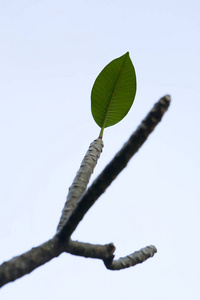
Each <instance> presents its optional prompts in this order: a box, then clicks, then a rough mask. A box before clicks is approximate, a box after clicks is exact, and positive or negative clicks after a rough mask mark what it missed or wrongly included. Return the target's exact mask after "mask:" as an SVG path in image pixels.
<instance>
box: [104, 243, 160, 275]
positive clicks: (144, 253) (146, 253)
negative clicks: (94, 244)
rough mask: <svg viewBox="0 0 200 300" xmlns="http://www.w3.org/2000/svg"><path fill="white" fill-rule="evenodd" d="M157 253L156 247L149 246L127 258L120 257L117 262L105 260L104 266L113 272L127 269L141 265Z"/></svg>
mask: <svg viewBox="0 0 200 300" xmlns="http://www.w3.org/2000/svg"><path fill="white" fill-rule="evenodd" d="M156 252H157V249H156V247H155V246H147V247H145V248H142V249H140V250H139V251H135V252H134V253H132V254H129V255H127V256H125V257H120V258H119V259H117V260H112V259H108V260H104V264H105V266H106V268H107V269H109V270H113V271H116V270H121V269H126V268H129V267H133V266H135V265H137V264H140V263H142V262H144V261H145V260H147V259H148V258H150V257H153V256H154V254H155V253H156Z"/></svg>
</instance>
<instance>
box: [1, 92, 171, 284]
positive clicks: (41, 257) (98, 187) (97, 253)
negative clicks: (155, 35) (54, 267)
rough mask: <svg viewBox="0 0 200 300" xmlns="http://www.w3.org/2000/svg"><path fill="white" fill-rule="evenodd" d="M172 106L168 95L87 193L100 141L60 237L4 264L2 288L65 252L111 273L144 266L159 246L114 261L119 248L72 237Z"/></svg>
mask: <svg viewBox="0 0 200 300" xmlns="http://www.w3.org/2000/svg"><path fill="white" fill-rule="evenodd" d="M169 104H170V96H168V95H167V96H165V97H163V98H161V99H160V100H159V101H158V102H157V103H156V104H155V105H154V107H153V109H152V110H151V111H150V112H149V114H148V115H147V116H146V118H145V119H144V120H143V121H142V123H141V125H140V126H139V127H138V128H137V130H136V131H135V132H134V133H133V134H132V135H131V137H130V138H129V140H128V141H127V142H126V143H125V144H124V146H123V147H122V149H121V150H120V151H119V152H118V153H117V154H116V155H115V157H114V158H113V159H112V161H111V162H110V163H109V164H108V165H107V166H106V167H105V169H104V170H103V171H102V173H101V174H100V175H99V176H98V177H97V179H96V180H95V181H94V182H93V184H92V185H91V186H90V187H89V188H88V190H87V191H86V192H85V193H84V191H85V189H86V186H87V184H88V181H89V178H90V176H91V174H92V172H93V169H94V167H95V165H96V162H97V159H98V157H99V155H100V153H101V151H102V147H103V143H102V140H101V139H97V140H95V141H94V142H93V143H92V144H91V146H90V148H89V150H88V152H87V154H86V156H85V158H84V160H83V162H82V164H81V167H80V170H79V171H78V173H77V175H76V177H75V179H74V181H73V184H72V186H71V187H70V190H69V195H68V198H67V202H66V204H65V207H64V210H63V215H62V217H61V220H60V222H59V226H58V231H57V233H56V235H55V236H54V237H53V238H52V239H50V240H49V241H47V242H46V243H44V244H42V245H40V246H38V247H35V248H32V249H31V250H30V251H28V252H26V253H24V254H22V255H19V256H17V257H14V258H13V259H11V260H10V261H7V262H4V263H3V264H2V265H1V266H0V287H1V286H3V285H5V284H6V283H8V282H11V281H14V280H16V279H17V278H20V277H22V276H24V275H25V274H28V273H30V272H32V271H33V270H34V269H36V268H38V267H39V266H41V265H43V264H45V263H46V262H48V261H50V260H51V259H52V258H54V257H57V256H59V255H60V254H61V253H63V252H68V253H71V254H74V255H79V256H83V257H91V258H97V259H102V260H103V261H104V264H105V265H106V267H107V268H108V269H110V270H120V269H123V268H128V267H131V266H134V265H136V264H138V263H142V262H143V261H145V260H146V259H148V258H149V257H152V256H153V255H154V254H155V253H156V252H157V250H156V248H155V246H148V247H145V248H142V249H141V250H139V251H136V252H134V253H132V254H130V255H128V256H126V257H124V258H120V259H118V260H114V255H113V253H114V251H115V246H114V245H113V244H112V243H110V244H107V245H92V244H89V243H82V242H78V241H72V240H71V239H70V236H71V234H72V233H73V232H74V230H75V229H76V227H77V226H78V224H79V222H80V221H81V220H82V218H83V217H84V215H85V214H86V212H87V211H88V210H89V209H90V207H91V206H92V205H93V204H94V203H95V201H96V200H97V199H98V198H99V197H100V196H101V194H103V193H104V191H105V190H106V189H107V187H108V186H109V185H110V184H111V183H112V181H113V180H114V179H115V178H116V177H117V175H118V174H119V173H120V172H121V171H122V170H123V169H124V168H125V167H126V165H127V163H128V162H129V160H130V159H131V157H132V156H133V155H134V154H135V153H136V152H137V151H138V150H139V148H140V147H141V146H142V145H143V143H144V142H145V141H146V139H147V138H148V136H149V134H150V133H151V132H152V131H153V129H154V128H155V126H156V125H157V124H158V123H159V122H160V120H161V118H162V116H163V115H164V113H165V112H166V111H167V109H168V107H169ZM88 164H89V166H88ZM83 193H84V194H83Z"/></svg>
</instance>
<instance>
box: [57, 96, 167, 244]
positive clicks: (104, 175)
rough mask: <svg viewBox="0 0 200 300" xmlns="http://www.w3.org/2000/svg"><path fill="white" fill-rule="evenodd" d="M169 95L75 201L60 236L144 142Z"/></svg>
mask: <svg viewBox="0 0 200 300" xmlns="http://www.w3.org/2000/svg"><path fill="white" fill-rule="evenodd" d="M170 100H171V99H170V96H169V95H166V96H164V97H163V98H161V99H160V100H159V101H158V102H157V103H156V104H155V105H154V107H153V108H152V109H151V111H150V112H149V113H148V115H147V116H146V118H145V119H144V120H143V121H142V123H141V124H140V125H139V126H138V128H137V129H136V131H135V132H134V133H133V134H132V135H131V137H130V138H129V140H128V141H127V142H126V143H125V144H124V146H123V147H122V149H121V150H120V151H119V152H118V153H117V154H116V155H115V157H114V158H113V159H112V160H111V162H110V163H109V164H108V165H107V166H106V167H105V169H104V170H103V171H102V172H101V174H100V175H99V176H98V177H97V178H96V179H95V181H94V182H93V183H92V185H91V186H90V187H89V188H88V189H87V191H86V192H85V193H84V194H83V196H82V197H81V199H80V200H79V201H78V202H77V205H76V207H75V208H74V210H73V211H72V212H70V214H69V215H68V219H66V221H65V223H64V224H63V227H62V228H61V230H60V231H59V232H58V235H59V236H60V238H64V239H66V238H69V237H70V236H71V234H72V233H73V232H74V230H75V229H76V227H77V226H78V224H79V222H80V221H81V220H82V219H83V217H84V215H85V214H86V212H87V211H88V210H89V209H90V207H91V206H92V205H93V204H94V203H95V201H96V200H97V199H98V198H99V197H100V196H101V195H102V194H103V193H104V192H105V190H106V189H107V188H108V186H109V185H110V184H111V183H112V182H113V180H114V179H115V178H116V177H117V175H118V174H119V173H120V172H121V171H122V170H123V169H124V168H125V167H126V165H127V164H128V162H129V160H130V159H131V158H132V156H133V155H134V154H135V153H136V152H137V151H138V150H139V148H140V147H141V146H142V145H143V144H144V142H145V141H146V139H147V138H148V136H149V135H150V133H151V132H152V131H153V130H154V128H155V127H156V125H157V124H158V123H159V122H160V121H161V119H162V117H163V115H164V113H165V112H166V111H167V109H168V107H169V104H170Z"/></svg>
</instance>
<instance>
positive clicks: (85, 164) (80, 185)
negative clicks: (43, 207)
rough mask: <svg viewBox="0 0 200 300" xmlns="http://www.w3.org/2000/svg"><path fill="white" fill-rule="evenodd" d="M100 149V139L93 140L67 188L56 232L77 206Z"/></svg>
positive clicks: (101, 142) (101, 144) (101, 145)
mask: <svg viewBox="0 0 200 300" xmlns="http://www.w3.org/2000/svg"><path fill="white" fill-rule="evenodd" d="M102 149H103V141H102V139H101V138H98V139H96V140H94V141H93V143H91V144H90V147H89V149H88V151H87V153H86V155H85V157H84V159H83V160H82V163H81V166H80V168H79V170H78V172H77V173H76V176H75V178H74V181H73V183H72V185H71V186H70V188H69V193H68V195H67V200H66V203H65V205H64V208H63V211H62V215H61V218H60V221H59V224H58V227H57V230H58V231H59V230H60V229H61V228H62V226H63V224H64V222H65V220H66V219H67V218H68V215H69V214H70V212H71V211H72V210H73V209H74V207H75V206H76V204H77V201H78V200H79V199H80V197H81V196H82V194H83V193H84V191H85V189H86V187H87V185H88V182H89V180H90V177H91V175H92V172H93V170H94V168H95V166H96V164H97V160H98V159H99V157H100V154H101V152H102Z"/></svg>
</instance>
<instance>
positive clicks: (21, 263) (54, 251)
mask: <svg viewBox="0 0 200 300" xmlns="http://www.w3.org/2000/svg"><path fill="white" fill-rule="evenodd" d="M58 244H59V247H58ZM60 245H61V243H60V241H59V240H58V238H57V237H54V238H52V239H50V240H49V241H47V242H46V243H44V244H42V245H40V246H38V247H35V248H32V249H31V250H29V251H28V252H26V253H24V254H22V255H19V256H16V257H13V258H12V259H11V260H9V261H7V262H4V263H3V264H2V265H1V266H0V287H2V286H3V285H5V284H6V283H8V282H11V281H14V280H16V279H18V278H20V277H22V276H24V275H26V274H29V273H30V272H32V271H33V270H34V269H36V268H38V267H39V266H41V265H43V264H45V263H46V262H48V261H50V260H51V259H52V258H54V257H57V256H59V255H60V254H61V253H62V252H63V248H62V247H61V246H60Z"/></svg>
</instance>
